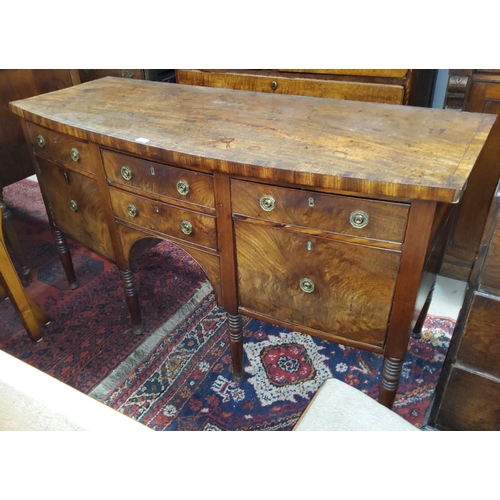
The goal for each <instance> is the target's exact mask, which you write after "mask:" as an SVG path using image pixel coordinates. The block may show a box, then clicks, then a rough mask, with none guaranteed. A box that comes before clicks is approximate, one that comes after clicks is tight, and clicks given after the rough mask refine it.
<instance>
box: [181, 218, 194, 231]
mask: <svg viewBox="0 0 500 500" xmlns="http://www.w3.org/2000/svg"><path fill="white" fill-rule="evenodd" d="M181 231H182V232H183V233H184V234H191V233H192V232H193V224H191V222H189V221H188V220H183V221H182V222H181Z"/></svg>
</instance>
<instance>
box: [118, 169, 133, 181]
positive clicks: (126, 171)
mask: <svg viewBox="0 0 500 500" xmlns="http://www.w3.org/2000/svg"><path fill="white" fill-rule="evenodd" d="M120 172H121V174H122V177H123V178H124V179H125V180H126V181H129V180H130V179H132V170H131V169H130V167H127V166H126V165H123V167H122V168H121V170H120Z"/></svg>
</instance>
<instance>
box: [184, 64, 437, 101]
mask: <svg viewBox="0 0 500 500" xmlns="http://www.w3.org/2000/svg"><path fill="white" fill-rule="evenodd" d="M175 73H176V80H177V83H182V84H188V85H202V86H207V87H219V88H229V89H238V90H254V91H260V92H272V93H277V94H294V95H306V96H313V97H332V98H337V99H351V100H355V101H371V102H385V103H391V104H410V105H414V106H423V107H428V106H430V103H431V99H432V91H433V88H434V81H435V78H436V70H433V69H424V70H416V69H241V70H236V69H222V70H221V69H204V70H200V69H187V70H186V69H176V70H175Z"/></svg>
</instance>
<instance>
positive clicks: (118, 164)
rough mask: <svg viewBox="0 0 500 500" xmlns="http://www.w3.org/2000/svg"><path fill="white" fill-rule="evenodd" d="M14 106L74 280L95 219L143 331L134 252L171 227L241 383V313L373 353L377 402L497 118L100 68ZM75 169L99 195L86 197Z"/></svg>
mask: <svg viewBox="0 0 500 500" xmlns="http://www.w3.org/2000/svg"><path fill="white" fill-rule="evenodd" d="M68 90H69V91H68ZM103 103H105V105H103ZM11 109H12V110H13V111H14V112H15V113H17V114H18V115H19V116H20V117H21V118H22V121H23V123H24V124H25V128H26V138H27V140H28V141H29V142H30V143H31V144H33V148H34V159H35V162H36V164H37V166H39V167H40V171H39V172H38V173H39V178H40V185H41V187H42V192H43V193H44V196H45V202H46V205H47V208H48V211H49V215H51V214H52V215H51V219H52V223H53V226H54V228H55V231H54V234H55V237H56V242H57V244H58V247H59V248H60V250H61V251H60V255H61V260H62V262H63V265H64V266H65V269H66V271H67V273H69V274H68V277H69V279H70V282H71V280H72V276H71V267H70V265H69V263H68V260H69V255H68V252H67V249H65V245H64V237H63V235H62V233H63V232H64V233H65V234H67V235H69V236H74V237H75V238H76V239H77V241H81V242H82V244H87V245H88V246H89V247H90V248H92V249H96V248H98V249H100V251H101V253H103V254H105V253H106V252H105V251H104V250H103V248H104V246H105V245H107V244H108V243H107V242H108V240H106V239H105V238H104V236H103V234H104V232H105V229H106V228H107V230H108V232H109V241H110V244H111V248H112V253H113V259H114V261H115V262H116V265H117V267H118V269H119V271H120V276H121V279H122V284H123V287H124V289H125V297H126V300H127V304H128V306H129V309H130V314H131V318H132V324H133V326H134V331H135V332H136V333H140V332H141V329H142V316H141V311H140V308H139V300H138V294H139V291H138V290H137V287H136V285H135V281H134V275H133V272H132V265H131V262H132V255H134V256H135V258H138V256H139V255H140V250H141V249H142V248H144V245H146V244H150V243H154V242H157V241H159V240H161V239H167V240H169V241H171V242H173V243H175V244H177V245H179V246H180V247H181V248H183V249H184V250H185V251H186V252H188V253H190V254H191V255H192V256H193V257H194V258H195V259H196V261H197V262H198V263H199V264H200V266H201V267H202V268H203V270H204V271H205V272H206V274H207V277H208V279H209V280H210V282H211V283H212V285H213V287H214V291H215V295H216V298H217V301H218V303H219V305H220V306H222V307H223V308H224V309H225V310H226V312H227V314H228V329H229V343H230V346H231V353H232V359H233V376H234V378H235V380H241V379H242V378H243V376H244V370H243V367H244V365H243V320H242V314H246V315H248V316H250V317H254V318H259V319H261V320H264V321H269V322H277V323H279V324H281V325H283V326H285V327H290V328H293V329H294V330H296V331H299V332H302V333H305V334H310V335H316V336H319V337H321V338H325V339H328V340H335V341H339V342H342V343H344V344H346V345H350V346H356V347H360V348H363V349H368V350H371V351H373V352H377V353H380V354H383V355H384V363H383V369H382V373H381V375H380V394H379V401H381V402H382V403H383V404H384V405H386V406H389V407H390V406H392V404H393V401H394V398H395V395H396V391H397V387H398V383H399V378H400V375H401V370H402V367H403V360H404V357H405V353H406V350H407V346H408V340H409V335H410V331H411V330H412V328H413V327H414V325H416V324H418V320H419V318H422V317H424V316H425V302H426V298H427V297H429V294H430V291H431V290H432V286H433V282H434V279H435V276H436V272H437V271H436V270H437V268H438V266H439V264H440V262H441V259H442V254H443V252H442V250H443V248H444V245H443V241H444V242H445V241H446V234H447V228H448V226H449V220H450V217H449V214H450V210H451V209H450V207H452V206H454V205H455V204H456V203H457V202H458V201H459V199H460V195H461V192H462V190H463V187H464V185H465V184H466V182H467V179H468V176H469V175H470V171H471V170H472V168H473V166H474V163H475V161H476V159H477V156H478V155H479V154H480V151H481V149H482V148H483V146H484V144H485V142H487V138H488V134H489V132H490V130H491V128H492V126H493V123H494V117H491V116H489V115H481V114H464V113H459V112H449V111H444V110H428V109H425V108H420V107H411V106H397V105H395V106H387V105H385V104H380V103H362V102H357V101H349V100H340V99H321V98H315V97H303V96H295V95H281V94H277V95H269V94H268V93H265V92H244V91H238V90H230V89H214V88H209V87H207V88H202V87H199V86H191V85H161V84H158V83H155V82H148V81H140V80H134V79H124V78H110V77H108V78H104V79H102V80H97V81H94V82H88V83H85V84H83V85H80V86H76V87H74V88H72V89H67V90H65V91H61V92H57V93H51V94H48V95H45V96H39V97H37V98H35V99H28V100H22V101H17V102H14V103H11ZM41 128H43V129H46V130H47V131H48V132H43V134H42V133H41ZM40 135H43V140H40V142H39V136H40ZM74 150H76V151H77V153H78V154H76V153H75V151H74ZM65 174H66V175H65ZM76 174H78V176H79V177H78V179H80V180H79V181H78V182H76V181H73V179H75V178H76V177H77V175H76ZM66 176H67V177H68V178H69V182H70V185H69V186H67V185H66V184H65V183H66V182H68V179H66ZM83 178H85V181H84V179H83ZM73 182H74V188H75V189H73V188H72V183H73ZM93 182H95V184H93V185H94V186H96V189H94V190H92V188H91V187H90V185H91V184H92V183H93ZM84 183H85V184H86V185H88V188H87V187H86V188H85V191H87V190H89V191H90V192H92V195H91V197H90V198H92V199H93V200H94V206H92V203H91V200H90V198H89V199H86V198H85V196H83V198H81V195H82V194H83V193H80V190H79V189H78V187H79V186H83V185H84ZM72 200H73V201H74V202H75V203H76V206H77V207H78V209H77V210H73V208H75V207H74V206H73V205H72ZM72 206H73V208H72ZM80 206H82V207H83V208H82V214H81V215H82V216H83V217H84V218H83V220H78V219H77V218H76V216H78V215H79V212H80ZM83 209H85V210H83ZM84 212H85V213H84ZM75 214H76V215H75ZM97 214H99V216H100V218H101V219H102V222H99V221H98V220H97V218H98V215H97ZM92 218H93V219H92ZM87 221H91V222H90V223H89V224H87ZM91 227H93V228H94V229H92V231H93V233H92V234H93V235H95V238H94V239H92V237H91V236H92V235H91V234H90V230H91V229H90V228H91ZM87 234H88V236H89V239H87V240H85V238H86V236H87ZM105 241H106V243H104V242H105ZM97 244H98V245H100V247H96V245H97ZM106 248H107V247H106Z"/></svg>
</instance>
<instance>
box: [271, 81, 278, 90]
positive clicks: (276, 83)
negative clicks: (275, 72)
mask: <svg viewBox="0 0 500 500" xmlns="http://www.w3.org/2000/svg"><path fill="white" fill-rule="evenodd" d="M271 88H272V89H273V90H276V89H277V88H278V82H275V81H274V80H273V81H272V82H271Z"/></svg>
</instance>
